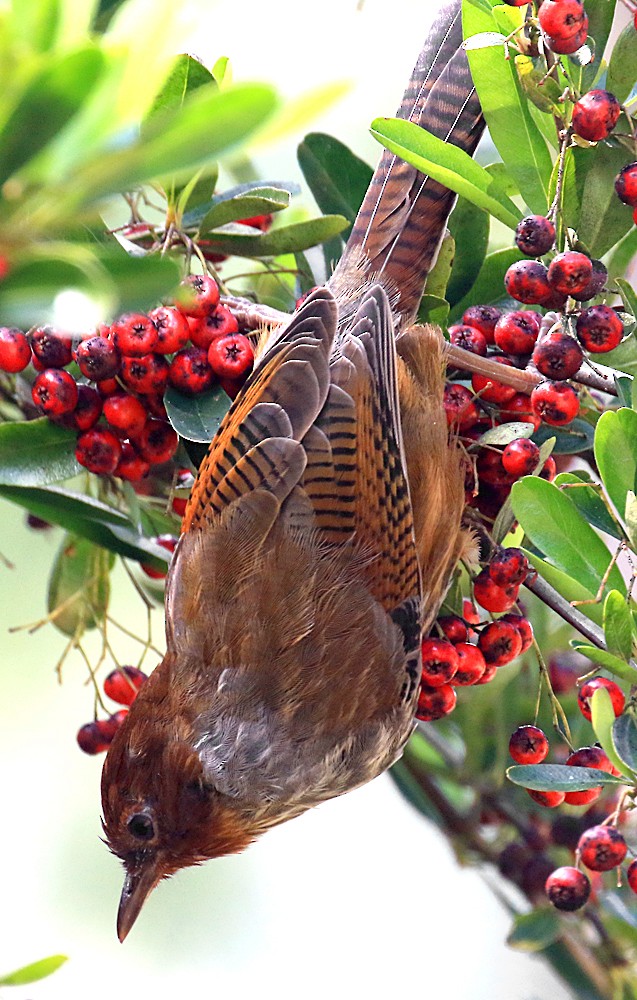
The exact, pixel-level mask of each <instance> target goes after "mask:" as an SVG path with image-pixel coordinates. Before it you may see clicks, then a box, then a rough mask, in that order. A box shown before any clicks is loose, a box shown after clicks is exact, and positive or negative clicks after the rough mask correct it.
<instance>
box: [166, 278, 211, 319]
mask: <svg viewBox="0 0 637 1000" xmlns="http://www.w3.org/2000/svg"><path fill="white" fill-rule="evenodd" d="M218 303H219V286H218V285H217V282H216V281H215V280H214V278H211V277H210V276H209V275H207V274H189V275H188V277H187V278H184V280H183V281H182V282H181V284H180V286H179V292H178V294H177V297H176V303H175V304H176V305H177V308H178V309H180V310H181V312H183V313H185V314H186V316H205V315H206V313H210V312H212V311H213V309H215V308H216V307H217V305H218Z"/></svg>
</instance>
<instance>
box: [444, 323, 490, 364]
mask: <svg viewBox="0 0 637 1000" xmlns="http://www.w3.org/2000/svg"><path fill="white" fill-rule="evenodd" d="M449 340H450V341H451V343H452V344H455V345H456V347H462V349H463V350H465V351H469V352H470V353H471V354H477V355H478V356H479V357H481V358H484V357H485V355H486V353H487V338H486V337H485V335H484V334H483V333H480V330H476V328H475V327H473V326H467V325H466V324H464V323H459V324H456V325H455V326H450V327H449Z"/></svg>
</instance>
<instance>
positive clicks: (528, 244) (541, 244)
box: [515, 215, 555, 257]
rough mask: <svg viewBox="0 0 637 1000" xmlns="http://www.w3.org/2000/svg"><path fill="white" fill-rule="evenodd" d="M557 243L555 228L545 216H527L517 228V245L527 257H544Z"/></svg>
mask: <svg viewBox="0 0 637 1000" xmlns="http://www.w3.org/2000/svg"><path fill="white" fill-rule="evenodd" d="M554 242H555V226H554V225H553V223H552V222H550V221H549V219H547V218H546V217H545V216H543V215H527V216H526V218H524V219H522V221H521V222H518V224H517V226H516V228H515V243H516V246H517V248H518V250H521V251H522V253H525V254H526V255H527V257H542V255H543V254H545V253H548V252H549V250H550V249H551V247H552V246H553V244H554Z"/></svg>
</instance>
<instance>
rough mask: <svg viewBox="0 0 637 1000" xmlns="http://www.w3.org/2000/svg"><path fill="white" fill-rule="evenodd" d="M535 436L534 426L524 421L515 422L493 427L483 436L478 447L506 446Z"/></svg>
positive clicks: (477, 443)
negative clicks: (520, 439)
mask: <svg viewBox="0 0 637 1000" xmlns="http://www.w3.org/2000/svg"><path fill="white" fill-rule="evenodd" d="M532 434H533V424H529V423H525V422H523V421H521V420H520V421H514V422H513V423H510V424H500V425H499V426H498V427H491V428H490V429H489V430H488V431H485V432H484V434H481V435H480V437H479V438H478V440H477V441H476V442H475V443H476V445H485V444H491V445H494V444H497V445H506V444H509V443H510V442H511V441H517V440H518V438H530V437H531V435H532Z"/></svg>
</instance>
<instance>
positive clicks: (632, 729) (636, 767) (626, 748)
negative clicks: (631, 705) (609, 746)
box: [611, 709, 637, 773]
mask: <svg viewBox="0 0 637 1000" xmlns="http://www.w3.org/2000/svg"><path fill="white" fill-rule="evenodd" d="M611 738H612V741H613V747H614V748H615V752H616V754H617V756H618V757H619V758H620V760H622V761H623V762H624V764H625V765H626V767H627V768H629V770H631V771H633V772H634V773H637V721H636V720H635V713H634V712H633V711H632V710H630V709H629V710H628V711H627V712H624V713H623V714H622V715H620V716H619V717H618V718H617V719H615V721H614V722H613V728H612V734H611Z"/></svg>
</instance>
